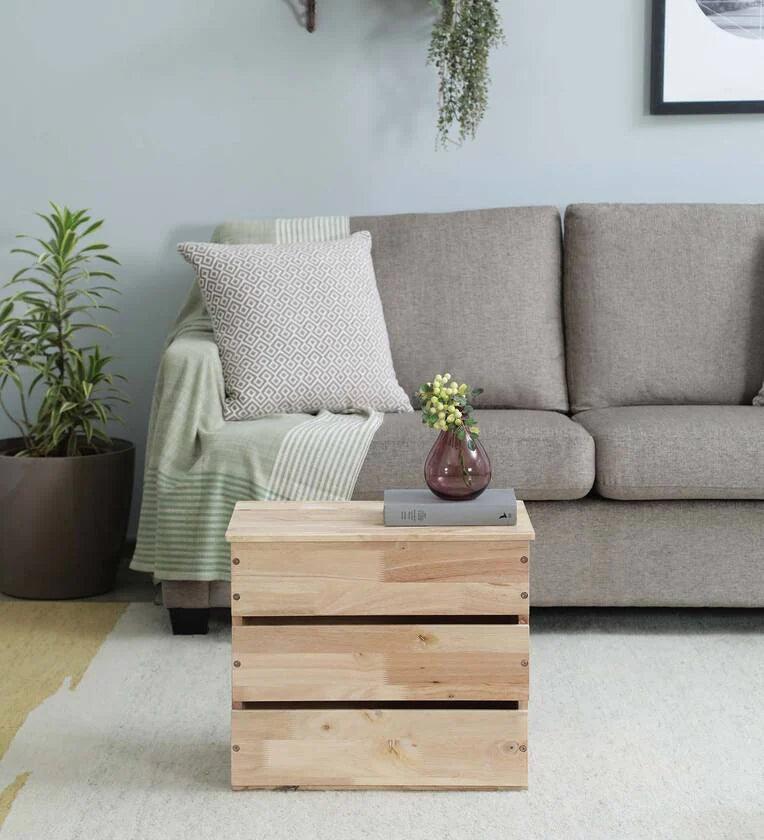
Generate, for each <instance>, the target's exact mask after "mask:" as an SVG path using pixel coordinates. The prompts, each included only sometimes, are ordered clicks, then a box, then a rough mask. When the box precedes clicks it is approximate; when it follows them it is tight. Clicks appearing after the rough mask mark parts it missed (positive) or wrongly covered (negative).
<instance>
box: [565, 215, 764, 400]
mask: <svg viewBox="0 0 764 840" xmlns="http://www.w3.org/2000/svg"><path fill="white" fill-rule="evenodd" d="M563 286H564V311H565V335H566V349H567V363H568V387H569V391H570V401H571V405H572V408H573V410H574V411H583V410H585V409H589V408H600V407H604V406H618V405H656V404H668V405H670V404H682V403H688V404H691V403H697V404H740V403H750V401H751V399H752V397H753V395H754V394H755V393H756V391H757V390H758V389H759V388H760V387H761V382H762V378H764V205H714V204H675V205H672V204H634V205H629V204H577V205H572V206H570V207H568V209H567V212H566V214H565V268H564V280H563Z"/></svg>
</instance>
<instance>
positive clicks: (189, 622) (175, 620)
mask: <svg viewBox="0 0 764 840" xmlns="http://www.w3.org/2000/svg"><path fill="white" fill-rule="evenodd" d="M168 609H169V613H170V624H172V634H173V636H196V635H199V636H205V635H206V634H207V629H208V628H209V622H210V609H209V607H201V608H195V609H186V608H184V607H169V608H168Z"/></svg>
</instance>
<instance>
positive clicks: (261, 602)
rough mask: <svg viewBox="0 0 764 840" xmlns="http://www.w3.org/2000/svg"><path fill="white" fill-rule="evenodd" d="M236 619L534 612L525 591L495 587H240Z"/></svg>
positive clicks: (266, 583) (265, 583) (242, 581)
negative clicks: (255, 617) (529, 608)
mask: <svg viewBox="0 0 764 840" xmlns="http://www.w3.org/2000/svg"><path fill="white" fill-rule="evenodd" d="M232 589H233V595H234V596H235V595H238V596H239V597H238V598H235V597H234V599H233V601H232V604H231V608H232V610H233V614H234V615H251V616H268V615H272V616H290V615H291V616H307V615H444V616H445V615H518V614H520V613H522V612H527V610H528V600H527V598H526V599H523V593H525V594H526V595H527V593H528V590H527V589H522V588H521V587H520V586H500V585H498V584H493V583H421V584H409V583H387V584H379V583H366V582H360V583H357V584H344V585H343V584H342V583H333V582H329V581H327V582H324V581H300V580H263V579H262V578H258V577H254V576H248V577H241V578H238V579H237V580H236V581H235V585H234V586H233V587H232Z"/></svg>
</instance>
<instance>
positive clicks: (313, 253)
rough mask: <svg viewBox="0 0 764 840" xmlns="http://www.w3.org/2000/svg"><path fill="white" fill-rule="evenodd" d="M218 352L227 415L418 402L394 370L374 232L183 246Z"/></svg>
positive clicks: (395, 407) (405, 407)
mask: <svg viewBox="0 0 764 840" xmlns="http://www.w3.org/2000/svg"><path fill="white" fill-rule="evenodd" d="M178 249H179V251H180V252H181V254H182V255H183V256H184V258H185V259H186V260H187V261H188V262H189V263H191V264H192V265H193V266H194V268H195V270H196V272H197V276H198V279H199V285H200V287H201V290H202V294H203V296H204V300H205V303H206V306H207V310H208V311H209V314H210V317H211V319H212V325H213V328H214V331H215V341H216V343H217V345H218V350H219V351H220V359H221V362H222V365H223V378H224V380H225V390H226V397H225V402H224V407H223V415H224V418H225V419H226V420H251V419H254V418H256V417H260V416H265V415H268V414H278V413H285V412H317V411H319V410H321V409H328V410H330V411H345V410H350V409H368V410H371V409H376V410H378V411H411V404H410V403H409V401H408V398H407V397H406V394H405V393H404V392H403V390H402V389H401V387H400V385H398V382H397V380H396V378H395V371H394V370H393V365H392V360H391V357H390V345H389V341H388V337H387V330H386V327H385V318H384V313H383V311H382V305H381V303H380V299H379V294H378V292H377V286H376V282H375V278H374V268H373V265H372V262H371V238H370V236H369V234H368V233H365V232H364V233H357V234H355V235H353V236H351V237H349V238H347V239H338V240H333V241H325V242H309V243H295V244H288V245H270V244H268V245H217V244H210V243H184V244H181V245H179V246H178Z"/></svg>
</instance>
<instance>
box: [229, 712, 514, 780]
mask: <svg viewBox="0 0 764 840" xmlns="http://www.w3.org/2000/svg"><path fill="white" fill-rule="evenodd" d="M231 744H232V752H231V756H232V761H231V784H232V785H233V786H234V787H235V788H239V787H266V788H272V787H293V786H296V787H310V788H327V787H338V788H356V787H392V788H454V789H468V788H489V789H495V788H505V787H525V786H527V783H528V769H527V768H528V758H527V713H526V712H522V711H511V710H495V709H488V710H482V709H481V710H450V709H327V710H323V709H322V710H305V709H293V710H281V709H279V710H273V709H268V710H251V709H248V710H244V711H234V712H233V713H232V741H231Z"/></svg>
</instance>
